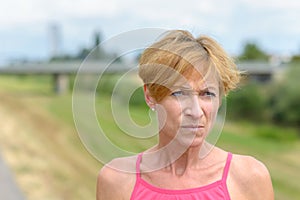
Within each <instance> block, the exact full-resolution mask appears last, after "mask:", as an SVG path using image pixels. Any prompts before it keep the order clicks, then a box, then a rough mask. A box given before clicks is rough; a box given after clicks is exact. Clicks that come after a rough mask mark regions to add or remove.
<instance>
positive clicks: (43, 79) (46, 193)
mask: <svg viewBox="0 0 300 200" xmlns="http://www.w3.org/2000/svg"><path fill="white" fill-rule="evenodd" d="M51 83H52V79H51V77H50V76H40V77H38V76H26V77H20V76H0V95H1V97H0V103H1V106H4V107H5V108H7V109H8V111H9V113H10V114H11V115H12V116H15V119H16V120H19V122H22V121H24V123H20V125H22V124H25V125H26V124H31V125H32V126H31V127H30V132H28V135H24V136H22V137H20V136H18V140H17V141H16V139H15V138H14V137H12V138H10V136H9V135H6V136H2V138H0V139H3V140H2V141H5V143H4V142H3V143H1V142H0V146H1V145H3V147H4V148H5V149H4V150H3V151H4V153H6V154H7V155H10V156H18V157H19V158H20V160H22V158H23V157H24V163H26V165H25V164H22V165H20V164H19V163H18V162H11V163H10V164H11V165H13V166H12V168H13V170H14V171H15V173H16V176H17V177H19V178H18V179H17V180H19V181H24V179H26V180H27V179H28V177H27V176H26V175H28V174H31V175H34V174H35V175H36V176H30V177H32V178H31V179H30V180H28V181H27V182H26V183H27V184H29V185H24V183H23V184H22V183H21V184H20V185H21V186H22V187H23V188H24V190H25V191H26V192H25V193H26V194H27V196H28V197H29V199H35V198H34V197H37V196H38V195H37V192H36V191H35V190H33V189H32V188H33V186H34V185H36V184H38V183H44V184H45V186H47V187H42V186H40V187H41V189H40V193H42V192H43V193H42V194H39V198H41V199H94V194H95V179H96V176H97V172H98V170H99V169H100V166H101V163H99V162H97V161H96V160H95V159H93V158H92V156H91V155H89V154H88V152H87V151H86V149H85V148H84V147H83V145H82V143H81V141H80V140H79V137H78V135H77V132H76V130H75V127H74V122H73V115H72V98H71V97H72V96H71V93H68V94H66V95H61V96H57V95H55V94H54V93H53V91H52V85H51ZM110 104H111V99H110V98H109V97H108V96H102V97H101V98H100V97H97V99H96V111H97V112H96V113H97V117H98V121H99V123H100V125H101V127H102V128H103V130H104V132H105V134H106V136H107V137H108V138H109V139H110V140H111V141H112V142H113V143H114V144H115V145H117V146H119V147H121V148H124V149H126V150H128V151H132V152H139V151H142V150H144V149H146V148H148V147H150V146H152V145H154V144H155V143H156V141H157V139H156V137H152V138H150V139H136V138H133V137H131V136H128V135H126V134H124V132H123V131H122V130H120V128H119V127H118V126H117V125H116V124H115V121H114V117H113V115H112V113H111V105H110ZM130 116H131V117H132V119H133V120H134V121H135V122H136V123H137V124H139V125H145V124H147V123H149V121H150V118H149V116H148V110H147V109H145V107H144V106H138V107H134V106H131V107H130ZM22 128H23V129H24V127H22ZM28 129H29V128H28ZM20 130H21V129H20ZM297 132H299V130H296V129H292V128H289V129H286V128H282V127H277V126H275V125H272V124H260V125H259V124H252V123H250V122H239V123H236V122H227V123H226V124H225V126H224V129H223V133H222V135H221V137H220V139H219V140H218V143H217V146H219V147H222V148H224V149H225V150H227V151H231V152H233V153H238V154H248V155H252V156H254V157H256V158H257V159H259V160H261V161H263V162H264V163H265V164H266V166H267V167H268V168H269V170H270V173H271V176H272V180H273V184H274V190H275V194H276V199H280V200H281V199H283V200H284V199H297V198H298V197H299V196H300V181H299V180H300V173H299V169H300V159H299V153H300V141H299V138H297V137H298V136H297ZM272 133H274V134H275V136H274V137H272ZM89 134H91V138H93V137H97V134H95V133H93V132H91V133H89ZM274 138H275V139H274ZM21 144H22V145H21ZM93 145H94V147H93V148H94V149H95V150H97V148H99V145H97V144H93ZM37 149H40V150H37ZM28 152H30V153H31V154H29V155H36V156H37V157H43V160H44V162H45V165H46V166H48V167H45V168H41V167H42V166H44V164H43V163H41V164H39V162H37V161H35V160H34V159H36V158H35V157H34V156H28V157H26V155H25V154H26V153H27V154H28ZM46 152H48V154H45V153H46ZM49 152H52V154H49ZM25 157H26V159H25ZM40 165H41V166H40ZM38 167H40V168H38ZM43 170H47V173H45V172H44V171H43ZM43 172H44V173H43ZM43 181H44V182H43ZM47 182H49V184H47ZM29 188H30V189H29Z"/></svg>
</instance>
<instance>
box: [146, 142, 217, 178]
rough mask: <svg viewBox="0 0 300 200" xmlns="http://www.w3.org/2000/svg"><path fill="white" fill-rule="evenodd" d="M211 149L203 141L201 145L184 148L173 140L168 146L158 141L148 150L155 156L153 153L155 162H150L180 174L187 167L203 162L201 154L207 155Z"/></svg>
mask: <svg viewBox="0 0 300 200" xmlns="http://www.w3.org/2000/svg"><path fill="white" fill-rule="evenodd" d="M211 149H212V146H211V145H209V144H208V143H207V142H205V141H204V142H203V144H202V145H197V146H190V147H188V148H186V149H185V148H184V147H183V146H181V145H179V144H177V143H176V142H173V143H172V144H169V145H168V146H162V145H160V143H159V144H158V145H157V146H155V147H154V148H153V149H152V150H150V151H151V152H153V153H154V154H156V155H155V156H154V155H153V157H156V158H157V159H155V160H156V162H152V163H153V164H154V163H156V164H157V163H159V164H157V165H156V166H160V167H158V168H160V169H163V170H167V171H170V172H171V173H172V174H174V175H176V176H182V175H184V174H186V173H187V172H188V170H189V169H193V168H196V167H197V166H199V165H202V164H203V163H204V162H205V159H203V157H204V156H203V155H208V153H209V151H210V150H211ZM153 157H152V158H153ZM152 161H153V160H152Z"/></svg>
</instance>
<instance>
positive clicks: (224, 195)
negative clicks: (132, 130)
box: [130, 153, 232, 200]
mask: <svg viewBox="0 0 300 200" xmlns="http://www.w3.org/2000/svg"><path fill="white" fill-rule="evenodd" d="M231 158H232V154H231V153H228V157H227V161H226V164H225V167H224V170H223V175H222V179H221V180H218V181H216V182H213V183H211V184H208V185H205V186H201V187H197V188H190V189H184V190H171V189H162V188H159V187H156V186H154V185H151V184H150V183H148V182H146V181H145V180H143V179H142V178H141V174H140V162H141V159H142V154H139V156H138V158H137V162H136V172H137V173H136V183H135V186H134V189H133V192H132V195H131V198H130V200H148V199H151V200H158V199H159V200H187V199H188V200H197V199H201V200H207V199H208V200H212V199H213V200H218V199H220V200H221V199H225V200H230V197H229V193H228V189H227V184H226V180H227V176H228V171H229V166H230V162H231Z"/></svg>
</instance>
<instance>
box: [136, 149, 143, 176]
mask: <svg viewBox="0 0 300 200" xmlns="http://www.w3.org/2000/svg"><path fill="white" fill-rule="evenodd" d="M142 155H143V153H140V154H139V155H138V157H137V159H136V164H135V169H136V178H137V179H140V174H141V170H140V164H141V160H142Z"/></svg>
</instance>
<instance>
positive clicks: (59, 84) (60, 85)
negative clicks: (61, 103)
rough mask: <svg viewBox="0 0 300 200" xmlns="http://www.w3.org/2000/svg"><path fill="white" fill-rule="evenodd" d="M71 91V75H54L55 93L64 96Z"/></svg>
mask: <svg viewBox="0 0 300 200" xmlns="http://www.w3.org/2000/svg"><path fill="white" fill-rule="evenodd" d="M68 89H69V75H67V74H54V91H55V93H56V94H64V93H66V92H67V91H68Z"/></svg>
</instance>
